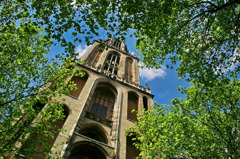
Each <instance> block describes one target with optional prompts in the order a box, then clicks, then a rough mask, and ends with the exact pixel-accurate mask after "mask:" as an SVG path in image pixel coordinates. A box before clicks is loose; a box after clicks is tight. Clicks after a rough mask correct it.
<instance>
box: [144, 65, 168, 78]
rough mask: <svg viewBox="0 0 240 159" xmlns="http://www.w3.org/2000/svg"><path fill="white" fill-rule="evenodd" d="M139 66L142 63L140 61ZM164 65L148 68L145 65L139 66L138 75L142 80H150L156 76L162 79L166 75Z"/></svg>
mask: <svg viewBox="0 0 240 159" xmlns="http://www.w3.org/2000/svg"><path fill="white" fill-rule="evenodd" d="M140 66H142V64H141V63H140ZM165 70H166V67H165V66H162V68H161V69H155V68H153V69H148V68H146V67H144V68H140V69H139V73H140V77H142V78H143V80H145V81H152V80H154V79H156V78H162V79H164V78H165V76H166V75H167V73H166V72H165Z"/></svg>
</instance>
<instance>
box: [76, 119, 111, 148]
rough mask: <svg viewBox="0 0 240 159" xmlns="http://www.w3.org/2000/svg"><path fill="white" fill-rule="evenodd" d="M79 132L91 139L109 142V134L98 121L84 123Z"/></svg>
mask: <svg viewBox="0 0 240 159" xmlns="http://www.w3.org/2000/svg"><path fill="white" fill-rule="evenodd" d="M78 133H79V134H82V135H84V136H86V137H89V138H91V139H94V140H97V141H100V142H102V143H105V144H108V138H107V136H108V135H107V132H106V130H105V129H104V128H103V127H102V126H101V125H99V124H97V123H89V124H84V125H82V126H81V128H80V130H79V132H78Z"/></svg>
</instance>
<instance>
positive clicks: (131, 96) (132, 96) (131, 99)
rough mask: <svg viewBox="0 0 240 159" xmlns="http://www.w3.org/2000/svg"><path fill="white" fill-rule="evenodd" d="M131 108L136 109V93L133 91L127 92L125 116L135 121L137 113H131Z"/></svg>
mask: <svg viewBox="0 0 240 159" xmlns="http://www.w3.org/2000/svg"><path fill="white" fill-rule="evenodd" d="M133 109H135V110H136V111H138V95H137V94H136V93H134V92H129V93H128V111H127V118H128V119H130V120H133V121H137V114H136V113H132V110H133Z"/></svg>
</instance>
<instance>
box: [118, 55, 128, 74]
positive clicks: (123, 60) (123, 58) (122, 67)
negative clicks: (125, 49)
mask: <svg viewBox="0 0 240 159" xmlns="http://www.w3.org/2000/svg"><path fill="white" fill-rule="evenodd" d="M126 58H127V57H126V56H125V55H123V54H122V55H121V58H120V63H119V70H118V76H119V77H123V76H124V75H125V67H126ZM124 77H125V76H124Z"/></svg>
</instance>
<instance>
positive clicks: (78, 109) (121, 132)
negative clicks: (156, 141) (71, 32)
mask: <svg viewBox="0 0 240 159" xmlns="http://www.w3.org/2000/svg"><path fill="white" fill-rule="evenodd" d="M102 43H103V44H104V45H105V46H106V47H105V49H104V50H103V52H102V53H101V56H100V57H99V58H98V59H96V58H95V59H92V60H93V61H91V62H95V63H96V67H94V66H92V65H91V64H90V63H88V64H87V65H86V64H84V63H80V62H79V63H78V66H77V68H78V69H79V70H81V71H84V72H86V73H87V75H88V78H87V80H86V82H85V84H84V86H83V88H82V90H81V92H80V94H79V96H78V97H73V96H71V95H70V96H64V97H61V98H60V99H58V101H59V102H62V103H64V104H65V106H66V107H68V109H69V112H68V114H69V115H68V117H67V119H66V121H65V123H64V125H63V129H64V130H65V131H62V132H61V133H60V134H59V135H58V137H57V138H56V140H55V143H54V146H53V147H52V149H51V150H52V152H61V154H60V156H63V157H64V158H70V159H75V158H78V155H79V156H80V157H81V156H84V155H85V156H86V155H89V156H90V157H89V158H91V156H92V154H87V153H86V152H82V151H81V149H82V150H84V151H88V152H90V153H91V152H92V153H96V154H99V155H98V156H96V158H99V159H100V158H105V159H110V158H115V159H117V158H119V159H126V155H127V140H126V136H125V129H127V128H129V127H130V126H132V125H133V124H134V121H132V120H131V119H128V117H127V113H128V109H129V100H130V97H129V92H134V93H135V94H136V96H137V99H136V100H137V111H138V112H139V113H140V112H141V111H142V110H143V108H144V103H143V97H145V98H146V99H147V106H145V107H147V108H148V109H152V104H153V102H152V98H153V95H152V94H151V90H150V89H149V88H146V89H145V88H144V87H143V86H141V85H140V78H139V71H138V68H137V63H138V59H137V58H136V57H135V56H133V55H131V54H130V53H129V52H128V50H127V47H126V46H125V44H124V42H122V41H117V40H115V39H114V38H113V39H107V40H105V41H104V40H103V41H102ZM99 44H100V41H98V40H97V41H94V42H93V44H92V45H91V46H90V47H89V49H88V50H87V51H86V53H85V54H84V55H83V56H82V58H81V60H83V61H88V57H89V56H90V55H91V53H92V51H93V50H94V48H95V47H97V46H98V45H99ZM110 53H112V54H113V56H112V57H111V58H112V59H110V60H109V61H110V62H111V60H112V62H111V63H110V64H109V67H108V65H107V64H106V61H107V59H108V58H109V56H110V55H109V54H110ZM114 56H116V58H118V57H119V61H118V59H117V60H115V59H113V58H114ZM127 57H128V58H131V59H132V60H133V64H132V67H133V68H134V69H133V71H132V76H133V81H132V82H130V81H127V80H126V78H125V71H126V69H127V68H125V67H126V58H127ZM114 60H115V61H114ZM111 65H114V66H113V67H112V66H111ZM115 66H117V67H115ZM107 67H108V68H107ZM106 68H107V69H106ZM114 69H115V70H116V72H117V73H112V72H108V71H107V70H114ZM113 72H114V71H113ZM70 80H71V78H70ZM96 90H100V92H101V91H102V92H103V93H105V92H106V90H107V91H109V92H110V94H111V96H113V97H114V98H113V101H114V104H113V107H110V106H108V107H107V110H106V111H107V112H111V113H112V114H111V117H110V118H109V119H105V118H106V115H105V117H104V115H103V116H99V113H103V114H104V111H103V110H105V109H106V107H104V106H103V105H104V104H101V102H100V99H101V100H102V98H103V96H102V97H99V103H98V104H96V102H97V99H98V97H97V95H96ZM105 94H106V93H105ZM100 95H101V93H100ZM106 96H107V95H106ZM94 100H95V101H94ZM107 100H108V97H106V99H105V100H104V101H103V103H104V102H105V103H106V101H107ZM108 102H109V101H108ZM133 103H134V101H133ZM94 104H95V105H94ZM90 105H91V106H92V107H96V109H97V110H96V112H95V113H94V110H93V108H92V110H89V106H90ZM100 108H101V110H100ZM103 108H104V109H103ZM109 109H112V110H111V111H109ZM99 110H100V111H101V112H100V111H99ZM105 113H106V112H105ZM88 129H89V131H88ZM90 130H91V131H90ZM93 130H96V132H94V131H93ZM98 132H99V133H98ZM91 137H92V138H91ZM103 141H104V142H106V143H104V142H103ZM62 143H63V144H62ZM78 147H79V149H78ZM93 149H96V150H93ZM104 156H105V157H104ZM52 157H55V158H59V154H54V153H53V154H52Z"/></svg>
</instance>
